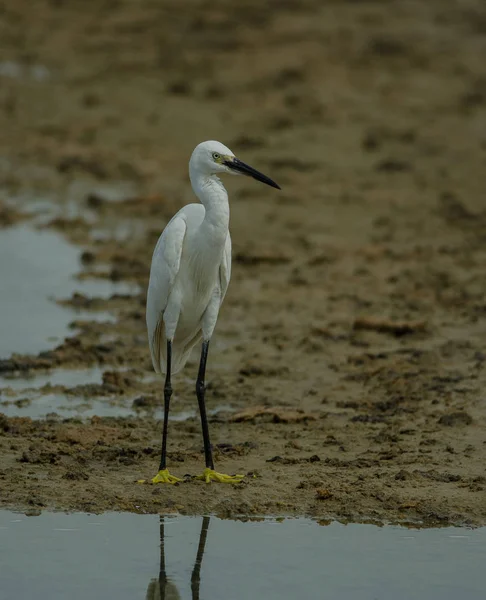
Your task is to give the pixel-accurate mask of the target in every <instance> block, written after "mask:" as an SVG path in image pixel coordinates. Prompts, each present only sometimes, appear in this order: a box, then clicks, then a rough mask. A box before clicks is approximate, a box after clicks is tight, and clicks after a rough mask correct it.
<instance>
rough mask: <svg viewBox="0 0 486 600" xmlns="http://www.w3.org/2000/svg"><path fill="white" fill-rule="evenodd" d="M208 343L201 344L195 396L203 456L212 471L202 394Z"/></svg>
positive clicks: (211, 457) (203, 392)
mask: <svg viewBox="0 0 486 600" xmlns="http://www.w3.org/2000/svg"><path fill="white" fill-rule="evenodd" d="M208 350H209V342H203V345H202V350H201V362H200V363H199V372H198V374H197V381H196V395H197V401H198V403H199V412H200V414H201V425H202V432H203V440H204V456H205V459H206V467H207V468H209V469H214V463H213V455H212V452H211V442H210V441H209V427H208V418H207V416H206V405H205V403H204V394H205V392H206V386H205V385H204V377H205V374H206V362H207V360H208Z"/></svg>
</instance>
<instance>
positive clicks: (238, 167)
mask: <svg viewBox="0 0 486 600" xmlns="http://www.w3.org/2000/svg"><path fill="white" fill-rule="evenodd" d="M226 173H228V174H232V175H246V176H249V177H252V178H253V179H255V180H257V181H260V182H262V183H265V184H267V185H269V186H271V187H273V188H276V189H281V188H280V186H279V185H278V184H277V183H275V181H273V180H272V179H270V178H269V177H267V176H266V175H263V173H261V172H260V171H257V170H256V169H254V168H253V167H250V166H249V165H248V164H246V163H245V162H243V161H242V160H240V159H239V158H237V157H236V156H235V155H234V154H233V152H232V151H231V150H230V149H229V148H228V147H227V146H225V145H224V144H222V143H221V142H217V141H214V140H211V141H206V142H202V143H200V144H199V145H198V146H196V148H195V149H194V151H193V153H192V155H191V158H190V160H189V179H190V182H191V185H192V189H193V191H194V194H195V195H196V196H197V198H198V199H199V201H200V203H194V204H188V205H186V206H184V207H183V208H181V209H180V210H179V211H178V212H177V213H176V214H175V215H174V216H173V217H172V219H171V220H170V221H169V223H168V224H167V226H166V227H165V229H164V231H163V232H162V234H161V236H160V237H159V240H158V242H157V244H156V246H155V249H154V252H153V256H152V263H151V267H150V279H149V284H148V290H147V305H146V321H147V333H148V340H149V347H150V354H151V357H152V364H153V367H154V370H155V372H156V373H159V374H161V375H162V376H164V375H165V382H164V420H163V427H162V449H161V457H160V465H159V470H158V473H157V474H156V475H155V477H153V478H152V480H151V481H152V483H169V484H175V483H178V482H180V481H182V480H181V479H180V478H178V477H176V476H174V475H172V474H171V473H169V470H168V468H167V429H168V418H169V409H170V400H171V396H172V391H173V388H172V381H171V378H172V375H175V374H176V373H178V372H179V371H181V370H182V368H183V367H184V365H185V364H186V362H187V360H188V358H189V356H190V354H191V351H192V349H193V348H194V346H196V345H197V344H201V355H200V361H199V370H198V373H197V380H196V397H197V401H198V405H199V412H200V417H201V426H202V434H203V441H204V456H205V464H206V467H205V469H204V470H203V473H202V475H200V476H198V477H197V478H198V479H202V480H204V481H205V482H206V483H210V482H211V481H215V482H219V483H239V482H241V480H242V479H243V475H233V476H230V475H225V474H224V473H218V472H217V471H215V469H214V461H213V456H212V450H211V443H210V438H209V427H208V420H207V415H206V405H205V391H206V386H205V374H206V363H207V359H208V351H209V343H210V340H211V337H212V335H213V331H214V328H215V326H216V321H217V319H218V314H219V310H220V307H221V304H222V302H223V299H224V297H225V294H226V291H227V289H228V285H229V282H230V278H231V236H230V233H229V217H230V210H229V202H228V193H227V191H226V188H225V187H224V185H223V183H222V182H221V180H220V178H219V176H220V175H223V174H226Z"/></svg>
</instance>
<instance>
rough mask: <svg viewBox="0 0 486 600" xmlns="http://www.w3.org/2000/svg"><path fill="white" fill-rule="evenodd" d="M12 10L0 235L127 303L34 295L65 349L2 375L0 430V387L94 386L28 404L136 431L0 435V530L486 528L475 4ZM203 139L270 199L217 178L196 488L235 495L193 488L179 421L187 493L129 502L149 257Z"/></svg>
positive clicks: (10, 364) (20, 429)
mask: <svg viewBox="0 0 486 600" xmlns="http://www.w3.org/2000/svg"><path fill="white" fill-rule="evenodd" d="M29 7H30V4H29V3H27V2H25V1H18V2H15V3H14V2H6V3H4V7H3V8H4V10H3V11H2V13H1V14H0V35H1V39H2V48H1V56H0V61H1V63H0V67H1V68H0V80H1V86H0V128H1V130H2V136H1V139H0V154H1V160H0V181H1V186H0V235H2V232H3V231H11V229H12V228H14V227H16V226H18V225H19V223H21V226H22V228H25V227H31V228H35V229H39V230H48V231H55V232H58V233H60V234H61V235H62V236H63V237H64V238H65V239H66V241H67V242H69V243H70V244H73V245H74V246H76V247H77V248H78V249H79V261H78V265H77V272H74V273H73V275H75V276H76V277H77V279H78V280H79V281H80V282H84V281H92V280H100V281H104V282H111V283H113V284H124V285H126V286H128V287H127V288H126V289H125V288H122V290H123V291H122V292H115V291H113V293H110V294H108V295H101V294H99V295H96V294H92V293H88V292H86V293H85V292H80V291H76V292H73V293H72V295H70V296H67V297H56V298H55V300H56V301H57V303H58V304H59V310H60V311H62V314H63V317H62V318H65V317H64V315H65V313H64V311H65V310H68V311H70V312H71V314H72V322H71V329H72V332H71V333H72V335H69V336H68V337H66V338H65V340H64V341H62V342H60V343H59V342H54V341H52V342H49V341H46V343H45V349H43V350H41V351H40V352H31V353H30V354H29V353H25V354H14V355H12V356H10V355H8V354H6V355H3V356H1V360H0V374H1V375H2V377H3V379H2V385H1V393H0V412H1V411H2V403H3V402H11V401H12V400H13V401H19V400H21V399H22V393H21V391H22V390H20V392H19V389H16V390H12V389H11V388H9V386H8V378H9V377H19V376H21V377H23V376H34V375H35V374H36V373H44V374H45V373H47V374H49V373H52V372H56V373H57V372H58V371H59V370H61V369H70V370H72V369H77V370H79V369H91V368H93V367H96V368H99V369H100V371H101V372H100V376H101V378H100V379H97V380H96V381H94V382H93V381H91V380H89V378H87V380H86V383H82V382H81V383H79V382H77V383H76V384H75V385H74V384H70V383H59V382H57V383H56V382H54V384H51V383H46V384H43V385H47V386H48V387H47V388H44V387H42V386H41V387H40V388H39V389H40V390H41V392H40V395H41V396H42V394H43V393H59V394H63V395H64V396H65V397H66V398H68V401H69V398H71V399H72V400H73V401H76V402H80V401H82V402H84V403H86V404H87V405H88V406H89V405H90V403H93V402H94V400H95V399H96V401H102V402H110V403H111V404H112V405H115V406H116V405H117V403H120V406H121V405H123V406H124V407H126V406H128V407H130V410H133V414H130V415H129V416H127V417H124V418H121V417H97V416H95V417H92V418H88V419H86V418H83V417H82V414H80V415H79V416H77V417H75V418H68V419H66V418H64V416H63V415H62V414H60V415H59V414H58V415H56V414H50V415H47V416H46V417H45V418H42V419H31V418H29V417H25V416H23V417H19V416H0V505H2V506H5V507H9V508H15V509H25V510H31V511H38V510H42V509H44V508H49V509H60V510H74V509H76V510H87V511H94V512H96V511H104V510H131V511H135V512H181V513H187V514H201V513H208V512H214V513H215V514H218V515H220V516H235V515H239V514H251V515H262V514H271V515H278V514H290V515H312V516H317V517H319V518H322V519H326V518H331V517H335V518H338V519H342V520H358V521H365V520H373V521H379V522H381V521H409V522H424V523H426V524H484V523H486V502H485V497H486V494H485V491H486V473H485V471H484V464H485V459H486V402H485V400H484V394H483V390H484V387H485V383H486V370H485V361H486V353H485V352H486V351H485V347H484V340H485V335H486V319H485V316H486V303H485V293H486V280H485V278H484V264H485V259H486V245H485V243H486V235H485V231H486V208H485V206H486V205H485V203H484V184H485V167H484V164H485V159H486V128H485V127H486V83H485V79H484V64H485V60H486V37H485V35H484V34H485V32H486V8H485V6H484V3H483V2H481V1H479V0H476V1H474V0H473V1H470V2H462V1H457V2H455V1H452V0H447V1H444V0H433V1H431V2H427V3H418V2H394V1H391V0H390V1H389V2H374V1H364V2H352V1H347V2H325V3H322V2H317V1H316V0H309V1H300V2H291V1H290V2H267V3H258V2H253V1H251V0H246V1H245V2H242V3H241V2H240V3H239V4H237V5H234V4H232V5H231V6H230V5H229V4H227V3H226V2H222V1H219V0H218V1H216V2H211V3H208V2H203V1H200V0H194V1H191V2H189V3H188V4H187V7H186V9H185V10H184V11H181V10H180V6H179V3H176V2H164V3H152V2H139V3H132V2H128V1H125V0H119V1H118V2H116V3H108V4H105V3H98V4H97V5H96V7H90V8H89V9H88V8H87V7H86V6H85V4H84V3H82V2H72V3H68V4H66V3H62V2H42V3H40V4H38V6H37V7H36V11H35V14H33V13H32V11H31V10H30V8H29ZM205 139H219V140H221V141H222V142H224V143H225V144H227V145H228V146H229V147H231V148H232V149H233V150H234V152H235V153H237V154H238V155H239V156H240V157H241V158H243V159H244V160H246V161H247V162H249V163H250V164H252V165H254V166H255V167H257V168H259V169H261V170H262V171H263V172H265V173H267V174H268V175H269V176H271V177H272V178H274V179H275V180H276V181H277V182H278V183H279V184H280V185H281V187H282V191H281V192H277V191H274V190H271V189H270V188H265V187H264V186H261V185H259V184H257V183H256V182H254V181H251V180H247V179H244V178H232V179H230V180H228V181H226V180H225V184H226V185H227V188H228V190H229V193H230V201H231V232H232V237H233V245H234V250H233V261H234V269H233V278H232V282H231V285H230V288H229V291H228V294H227V296H226V299H225V303H224V308H223V310H222V312H221V314H220V319H219V322H218V326H217V329H216V334H215V337H214V339H213V342H212V345H211V352H210V362H209V368H208V383H209V389H208V394H207V396H208V404H209V408H211V409H216V407H223V408H222V409H221V410H219V409H218V410H217V411H216V412H215V413H214V414H213V415H212V417H211V425H210V426H211V434H212V441H213V444H214V447H215V454H216V456H215V458H216V461H217V468H218V469H220V470H221V471H223V472H228V473H245V474H248V476H247V477H246V478H245V482H244V483H243V484H242V485H241V486H238V487H230V486H228V487H226V486H217V485H210V486H209V485H204V484H202V483H201V482H198V481H194V480H193V479H192V478H191V477H190V476H193V475H196V474H198V473H200V472H201V471H202V468H203V453H202V440H201V434H200V428H199V423H198V421H197V419H196V418H194V417H191V418H189V419H188V420H185V421H180V422H173V423H171V426H170V430H169V457H170V468H171V470H172V472H173V473H174V474H176V475H179V476H185V475H188V476H187V477H186V478H185V481H184V483H182V484H180V485H178V486H174V487H161V486H159V487H153V486H150V485H140V484H137V480H138V479H147V478H150V477H151V476H152V475H153V474H155V470H156V467H157V464H158V457H157V455H158V451H159V443H160V430H161V423H160V421H159V420H158V419H157V418H156V415H155V414H154V412H153V411H154V410H156V408H157V407H158V406H160V402H161V382H160V381H158V380H157V378H156V377H154V376H153V375H152V371H151V363H150V356H149V352H148V347H147V341H146V332H145V317H144V307H145V290H146V286H147V282H148V273H149V266H150V260H151V255H152V251H153V247H154V245H155V242H156V240H157V238H158V236H159V234H160V232H161V231H162V229H163V227H164V226H165V224H166V223H167V221H168V219H169V218H170V217H171V216H172V215H173V213H174V212H175V211H176V210H178V209H179V208H180V207H181V206H182V205H183V204H185V203H187V202H192V201H193V196H192V192H191V190H190V185H189V181H188V176H187V161H188V158H189V156H190V153H191V151H192V149H193V147H194V146H195V145H196V144H197V143H199V142H200V141H202V140H205ZM33 252H35V248H33ZM45 259H46V261H48V260H50V259H49V257H48V256H46V257H45ZM37 260H39V258H38V257H37ZM125 291H126V293H125ZM100 313H102V314H104V315H105V314H109V315H111V318H110V319H102V320H100V318H99V315H100ZM2 328H3V329H4V330H5V331H8V334H9V335H14V332H15V322H10V321H9V322H6V321H5V320H4V321H3V322H2ZM196 368H197V356H196V353H195V354H194V356H193V357H192V359H191V361H190V362H189V363H188V365H187V367H186V369H185V370H184V372H183V374H181V375H180V376H179V377H178V378H177V379H176V380H175V381H174V387H175V397H174V403H173V406H174V410H175V411H181V412H182V411H194V410H195V406H196V400H195V394H194V381H193V379H194V378H195V375H196ZM25 389H26V390H28V389H29V385H28V382H26V385H25ZM23 396H24V397H25V398H26V402H27V401H29V402H31V403H35V402H36V399H37V398H39V394H36V395H32V394H31V395H29V394H23ZM24 405H25V403H24ZM151 411H152V412H151Z"/></svg>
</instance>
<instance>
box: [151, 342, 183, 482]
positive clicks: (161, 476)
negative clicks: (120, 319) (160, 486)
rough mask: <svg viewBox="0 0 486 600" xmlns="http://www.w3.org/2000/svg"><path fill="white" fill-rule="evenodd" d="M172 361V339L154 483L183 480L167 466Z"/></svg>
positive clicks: (169, 346)
mask: <svg viewBox="0 0 486 600" xmlns="http://www.w3.org/2000/svg"><path fill="white" fill-rule="evenodd" d="M171 363H172V340H169V339H168V340H167V369H166V375H165V385H164V426H163V430H162V452H161V455H160V466H159V472H158V473H157V475H156V476H155V477H154V478H153V479H152V483H177V482H179V481H182V479H179V478H178V477H174V475H171V474H170V473H169V469H168V468H167V429H168V425H169V408H170V398H171V396H172V384H171V381H170V372H171Z"/></svg>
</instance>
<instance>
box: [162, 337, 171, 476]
mask: <svg viewBox="0 0 486 600" xmlns="http://www.w3.org/2000/svg"><path fill="white" fill-rule="evenodd" d="M171 361H172V342H171V341H169V340H167V373H166V376H165V385H164V427H163V430H162V453H161V456H160V466H159V471H164V470H165V469H166V468H167V464H166V463H167V426H168V423H169V407H170V397H171V396H172V385H171V383H170V369H171Z"/></svg>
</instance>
